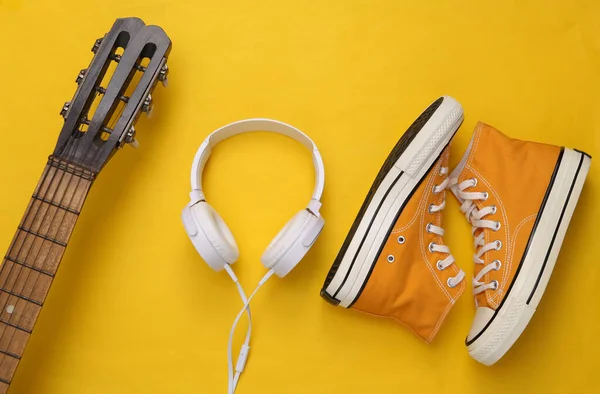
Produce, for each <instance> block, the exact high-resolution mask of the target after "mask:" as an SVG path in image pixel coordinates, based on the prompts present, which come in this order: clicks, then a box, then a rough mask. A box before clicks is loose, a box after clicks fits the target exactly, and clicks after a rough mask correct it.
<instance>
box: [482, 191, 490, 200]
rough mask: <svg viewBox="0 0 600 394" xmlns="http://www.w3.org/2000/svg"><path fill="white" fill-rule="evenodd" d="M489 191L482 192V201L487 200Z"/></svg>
mask: <svg viewBox="0 0 600 394" xmlns="http://www.w3.org/2000/svg"><path fill="white" fill-rule="evenodd" d="M489 196H490V195H489V193H488V192H483V201H487V199H488V197H489Z"/></svg>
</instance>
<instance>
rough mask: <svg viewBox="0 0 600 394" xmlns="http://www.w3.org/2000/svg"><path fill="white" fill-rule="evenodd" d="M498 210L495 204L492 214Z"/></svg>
mask: <svg viewBox="0 0 600 394" xmlns="http://www.w3.org/2000/svg"><path fill="white" fill-rule="evenodd" d="M497 211H498V209H497V208H496V206H495V205H493V206H492V215H494V214H495V213H496V212H497Z"/></svg>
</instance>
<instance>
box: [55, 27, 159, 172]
mask: <svg viewBox="0 0 600 394" xmlns="http://www.w3.org/2000/svg"><path fill="white" fill-rule="evenodd" d="M170 50H171V40H170V39H169V37H167V35H166V34H165V32H164V31H163V30H162V29H161V28H160V27H158V26H146V25H145V24H144V22H143V21H142V20H141V19H138V18H122V19H117V20H116V22H115V23H114V25H113V26H112V28H111V29H110V31H109V32H108V33H107V34H106V35H105V36H104V37H102V38H99V39H98V40H96V42H95V43H94V46H93V48H92V52H93V53H94V57H93V59H92V61H91V63H90V65H89V66H88V68H86V69H84V70H82V71H80V73H79V75H78V76H77V80H76V82H77V84H78V87H77V90H76V92H75V95H74V96H73V99H72V100H71V101H69V102H67V103H65V105H64V106H63V108H62V111H61V115H62V116H63V117H64V118H65V123H64V125H63V128H62V130H61V133H60V136H59V138H58V143H57V144H56V148H55V150H54V153H53V157H54V158H56V159H58V160H61V161H65V162H67V163H69V164H73V165H76V166H79V167H82V168H85V169H87V170H90V171H92V172H95V173H97V172H99V171H100V170H101V169H102V167H104V165H105V164H106V163H107V162H108V160H109V159H110V158H111V157H112V155H113V154H114V153H115V152H116V150H118V149H120V148H122V147H123V146H125V145H126V144H128V143H129V144H132V145H134V146H135V145H136V144H137V141H136V140H135V128H134V125H135V123H136V121H137V119H138V118H139V116H140V114H141V113H142V112H149V111H150V110H151V109H152V106H153V103H152V92H153V90H154V88H155V87H156V85H157V83H158V82H162V83H163V84H164V85H165V86H166V82H167V75H168V72H169V69H168V67H167V57H168V56H169V52H170Z"/></svg>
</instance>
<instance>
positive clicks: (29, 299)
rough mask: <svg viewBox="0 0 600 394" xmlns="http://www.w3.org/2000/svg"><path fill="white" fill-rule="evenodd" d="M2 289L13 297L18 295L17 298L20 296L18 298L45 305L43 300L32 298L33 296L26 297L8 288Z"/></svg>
mask: <svg viewBox="0 0 600 394" xmlns="http://www.w3.org/2000/svg"><path fill="white" fill-rule="evenodd" d="M0 290H1V291H2V292H4V293H6V294H8V295H11V296H13V297H17V298H18V299H20V300H24V301H27V302H31V303H33V304H35V305H39V306H43V305H44V303H43V302H40V301H36V300H33V299H31V298H28V297H25V296H23V295H21V294H17V293H13V292H12V291H8V290H6V289H2V288H0Z"/></svg>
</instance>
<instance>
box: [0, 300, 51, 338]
mask: <svg viewBox="0 0 600 394" xmlns="http://www.w3.org/2000/svg"><path fill="white" fill-rule="evenodd" d="M0 305H2V306H3V307H4V309H3V310H1V311H0V322H3V323H9V324H11V325H15V326H16V327H17V328H23V329H25V330H29V331H31V330H33V325H34V324H35V320H36V319H37V317H38V315H39V313H40V310H41V309H42V308H41V305H39V304H38V303H34V302H32V301H28V300H27V299H25V298H23V297H18V296H16V295H14V294H9V293H8V292H6V291H0Z"/></svg>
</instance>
